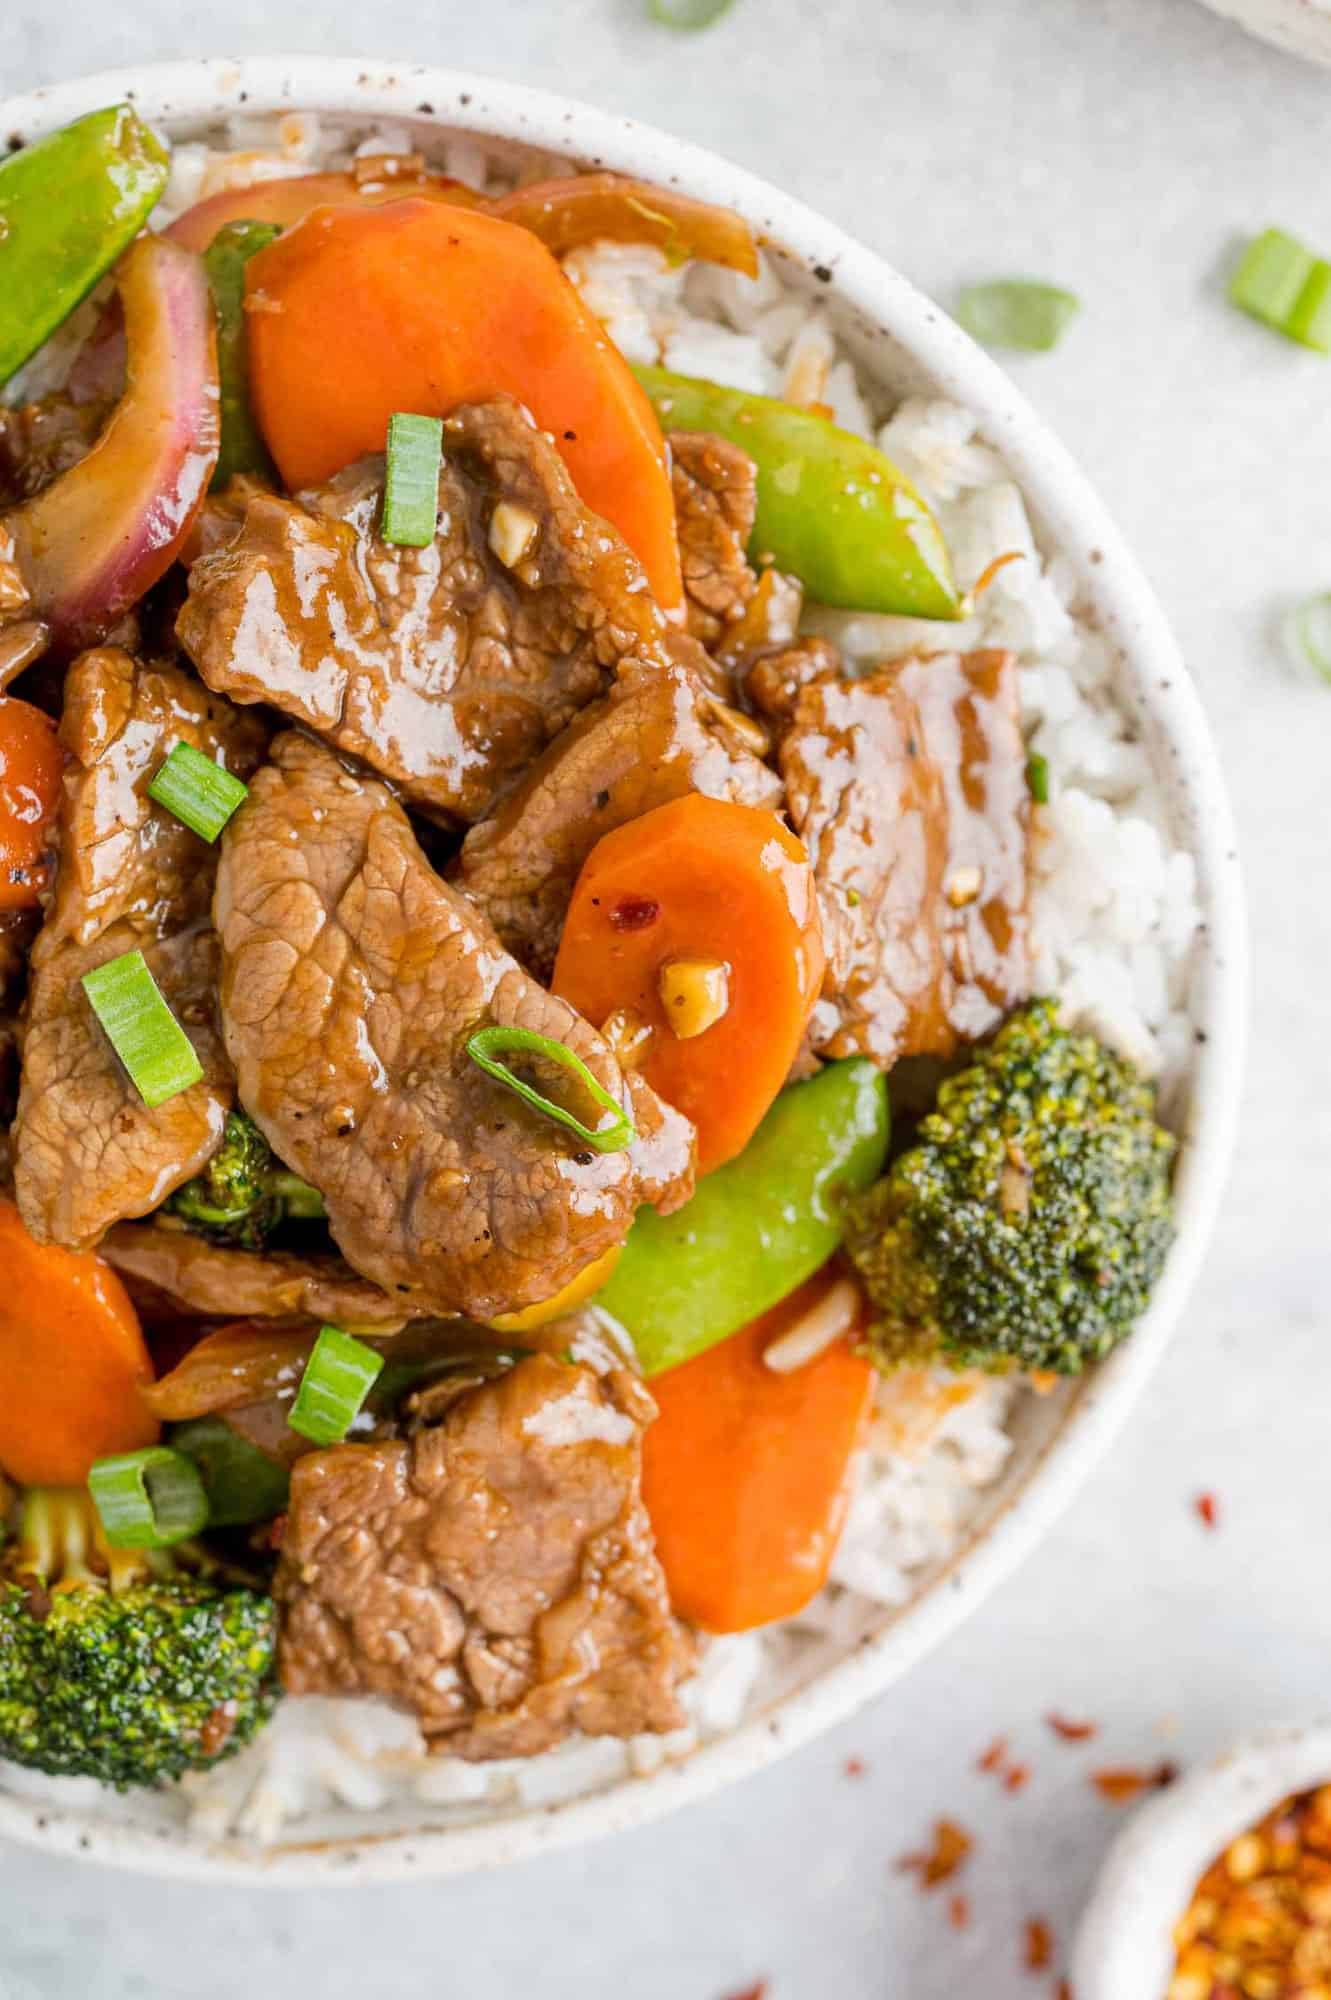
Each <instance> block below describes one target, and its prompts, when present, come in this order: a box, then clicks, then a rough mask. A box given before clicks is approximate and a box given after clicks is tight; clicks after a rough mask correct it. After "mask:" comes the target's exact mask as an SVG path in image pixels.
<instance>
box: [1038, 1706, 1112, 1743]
mask: <svg viewBox="0 0 1331 2000" xmlns="http://www.w3.org/2000/svg"><path fill="white" fill-rule="evenodd" d="M1045 1721H1046V1722H1047V1723H1048V1724H1049V1727H1050V1728H1051V1729H1052V1730H1053V1732H1054V1734H1055V1736H1061V1737H1062V1738H1063V1741H1064V1742H1065V1743H1089V1742H1090V1740H1091V1738H1092V1737H1093V1736H1096V1735H1098V1734H1099V1730H1098V1728H1097V1725H1096V1724H1095V1723H1094V1722H1069V1721H1068V1719H1067V1717H1066V1716H1065V1715H1059V1714H1057V1712H1055V1713H1052V1714H1049V1715H1046V1717H1045Z"/></svg>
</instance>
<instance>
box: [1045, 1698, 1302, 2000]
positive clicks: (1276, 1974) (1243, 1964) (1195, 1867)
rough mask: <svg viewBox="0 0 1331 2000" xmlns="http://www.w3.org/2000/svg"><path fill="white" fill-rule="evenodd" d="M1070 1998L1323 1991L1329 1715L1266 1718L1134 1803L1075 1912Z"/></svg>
mask: <svg viewBox="0 0 1331 2000" xmlns="http://www.w3.org/2000/svg"><path fill="white" fill-rule="evenodd" d="M1073 1990H1074V1991H1075V1993H1076V1995H1077V2000H1331V1721H1322V1722H1316V1723H1312V1724H1304V1725H1300V1726H1296V1727H1287V1728H1281V1729H1269V1730H1265V1731H1263V1732H1262V1733H1261V1734H1259V1735H1256V1736H1252V1737H1249V1738H1247V1739H1246V1740H1245V1741H1244V1742H1242V1743H1241V1744H1240V1745H1239V1746H1238V1747H1237V1748H1236V1749H1234V1750H1232V1751H1230V1752H1228V1753H1227V1754H1226V1755H1225V1756H1223V1757H1221V1758H1218V1759H1217V1760H1216V1761H1215V1762H1214V1763H1213V1764H1211V1765H1208V1766H1206V1767H1205V1768H1203V1769H1200V1770H1198V1771H1196V1772H1194V1773H1192V1774H1191V1775H1189V1776H1188V1777H1186V1778H1184V1779H1183V1780H1182V1781H1181V1782H1180V1783H1179V1784H1177V1785H1175V1786H1174V1787H1172V1788H1171V1789H1170V1790H1169V1791H1167V1792H1163V1793H1161V1794H1160V1795H1159V1796H1158V1797H1157V1798H1155V1799H1153V1800H1152V1801H1151V1803H1150V1804H1149V1805H1147V1806H1145V1807H1144V1808H1143V1809H1142V1810H1141V1811H1140V1812H1139V1813H1137V1814H1136V1816H1135V1817H1134V1818H1133V1819H1132V1821H1131V1822H1130V1823H1129V1824H1128V1826H1127V1827H1125V1829H1124V1830H1123V1832H1122V1833H1121V1834H1120V1836H1119V1838H1118V1840H1117V1841H1116V1842H1115V1844H1114V1846H1113V1847H1112V1848H1111V1849H1110V1852H1109V1856H1108V1859H1107V1861H1106V1863H1105V1866H1104V1868H1103V1870H1102V1871H1101V1875H1100V1879H1099V1882H1098V1884H1097V1886H1096V1889H1095V1892H1094V1894H1093V1896H1092V1898H1091V1901H1090V1904H1089V1905H1088V1907H1087V1910H1086V1913H1085V1915H1084V1917H1083V1918H1082V1923H1081V1927H1080V1930H1079V1931H1078V1934H1077V1942H1076V1949H1075V1954H1074V1962H1073Z"/></svg>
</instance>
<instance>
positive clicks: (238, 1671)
mask: <svg viewBox="0 0 1331 2000" xmlns="http://www.w3.org/2000/svg"><path fill="white" fill-rule="evenodd" d="M22 1506H23V1512H22V1520H21V1526H20V1528H19V1533H18V1536H17V1539H16V1540H15V1541H14V1542H13V1543H11V1545H10V1546H9V1547H8V1548H7V1549H6V1550H5V1551H4V1553H3V1556H2V1557H0V1757H7V1758H9V1759H11V1760H12V1761H13V1762H15V1763H18V1764H27V1765H30V1766H31V1767H32V1768H33V1769H34V1770H37V1771H45V1772H47V1773H48V1774H49V1775H51V1776H55V1777H72V1778H98V1779H100V1780H101V1782H102V1783H103V1784H107V1785H114V1786H115V1787H116V1788H117V1790H119V1791H125V1790H126V1789H128V1788H129V1787H130V1786H132V1785H158V1784H162V1783H164V1782H166V1781H167V1780H169V1779H173V1778H178V1777H180V1776H181V1774H182V1773H183V1772H185V1771H200V1770H206V1769H207V1768H208V1767H209V1766H210V1765H212V1764H216V1763H218V1762H219V1761H220V1760H221V1759H222V1758H223V1757H226V1756H229V1755H230V1754H231V1752H232V1751H234V1750H238V1749H240V1748H241V1746H242V1745H243V1744H245V1743H248V1742H249V1741H250V1739H251V1738H252V1737H253V1736H254V1735H255V1733H256V1731H257V1730H259V1729H260V1728H261V1727H262V1725H263V1724H264V1723H265V1722H266V1721H267V1720H268V1718H269V1716H270V1715H271V1714H272V1711H273V1706H274V1703H275V1701H276V1698H277V1686H276V1675H275V1666H274V1658H275V1649H276V1639H277V1612H276V1608H275V1606H274V1604H273V1601H272V1599H271V1598H270V1597H268V1596H266V1595H264V1594H263V1593H261V1592H259V1591H255V1590H250V1589H241V1588H236V1587H228V1586H225V1585H223V1584H221V1583H219V1582H218V1581H216V1580H215V1579H214V1577H213V1576H210V1575H209V1574H208V1573H207V1570H206V1568H205V1569H204V1570H203V1571H201V1572H198V1573H191V1572H190V1570H189V1569H187V1568H185V1567H183V1561H187V1560H188V1559H189V1558H188V1557H185V1558H183V1559H182V1558H181V1557H180V1556H179V1552H176V1551H173V1552H171V1553H170V1554H166V1553H162V1552H158V1551H155V1550H154V1551H152V1552H150V1553H143V1552H139V1551H137V1550H135V1551H130V1550H112V1549H109V1548H108V1547H107V1545H106V1542H105V1540H104V1538H103V1537H102V1534H101V1528H100V1524H99V1523H98V1521H97V1517H96V1514H95V1512H94V1510H93V1507H92V1502H91V1501H90V1500H89V1498H88V1495H87V1494H86V1492H83V1491H82V1490H74V1489H55V1488H37V1487H34V1488H32V1489H30V1490H29V1491H28V1492H27V1494H25V1496H24V1499H23V1503H22Z"/></svg>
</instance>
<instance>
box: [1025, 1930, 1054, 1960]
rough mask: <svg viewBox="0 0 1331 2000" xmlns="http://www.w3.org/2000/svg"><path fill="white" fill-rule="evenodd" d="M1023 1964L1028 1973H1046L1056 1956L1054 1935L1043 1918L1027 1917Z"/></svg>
mask: <svg viewBox="0 0 1331 2000" xmlns="http://www.w3.org/2000/svg"><path fill="white" fill-rule="evenodd" d="M1025 1940H1026V1942H1025V1953H1024V1959H1023V1962H1024V1964H1025V1967H1026V1970H1027V1972H1045V1971H1047V1970H1048V1967H1049V1963H1050V1961H1051V1959H1052V1958H1053V1956H1054V1933H1053V1932H1052V1931H1051V1930H1050V1928H1049V1926H1048V1924H1047V1923H1046V1922H1045V1920H1044V1918H1043V1917H1027V1919H1026V1932H1025Z"/></svg>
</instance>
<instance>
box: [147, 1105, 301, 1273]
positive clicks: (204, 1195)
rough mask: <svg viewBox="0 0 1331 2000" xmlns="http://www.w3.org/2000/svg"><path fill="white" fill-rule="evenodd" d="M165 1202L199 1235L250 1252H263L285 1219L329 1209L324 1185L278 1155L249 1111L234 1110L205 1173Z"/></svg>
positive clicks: (291, 1219)
mask: <svg viewBox="0 0 1331 2000" xmlns="http://www.w3.org/2000/svg"><path fill="white" fill-rule="evenodd" d="M165 1206H166V1209H167V1212H168V1213H169V1214H171V1215H176V1216H179V1217H180V1219H181V1221H182V1222H184V1223H187V1224H188V1225H189V1227H190V1228H191V1229H193V1230H196V1231H197V1232H198V1233H199V1235H201V1236H208V1237H211V1238H213V1240H214V1241H217V1242H224V1243H237V1244H240V1245H241V1246H242V1248H244V1249H246V1250H261V1249H262V1248H263V1246H264V1244H265V1243H266V1242H267V1240H268V1238H269V1237H270V1236H271V1235H272V1233H273V1231H274V1230H275V1229H276V1228H277V1227H278V1225H279V1224H280V1223H283V1222H287V1221H303V1220H315V1219H317V1218H319V1217H320V1216H322V1215H323V1212H324V1205H323V1201H322V1198H321V1197H320V1194H319V1191H318V1189H317V1188H312V1187H311V1186H310V1184H309V1182H308V1181H303V1180H301V1179H300V1177H299V1175H297V1174H293V1173H290V1172H289V1171H288V1169H287V1168H286V1167H284V1166H283V1165H282V1163H281V1161H280V1160H278V1159H275V1158H274V1156H273V1152H272V1149H271V1147H270V1146H269V1144H268V1141H267V1140H266V1139H265V1138H264V1136H263V1133H262V1132H261V1131H260V1130H259V1128H258V1126H257V1125H255V1124H254V1123H253V1121H252V1120H251V1119H249V1118H247V1117H246V1116H245V1113H244V1112H243V1111H233V1112H231V1114H230V1115H229V1117H228V1118H227V1121H226V1129H225V1131H224V1132H223V1134H222V1143H221V1145H220V1146H219V1147H218V1149H217V1151H216V1152H215V1153H214V1154H213V1156H212V1158H211V1160H209V1162H208V1164H207V1166H206V1167H205V1168H204V1169H203V1172H202V1173H199V1174H195V1176H194V1178H193V1180H188V1181H186V1182H185V1184H184V1186H183V1187H179V1188H177V1189H176V1191H175V1193H174V1194H173V1195H171V1196H170V1197H169V1198H168V1200H167V1202H166V1204H165Z"/></svg>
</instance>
